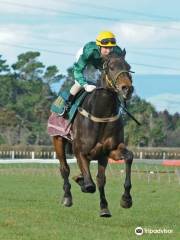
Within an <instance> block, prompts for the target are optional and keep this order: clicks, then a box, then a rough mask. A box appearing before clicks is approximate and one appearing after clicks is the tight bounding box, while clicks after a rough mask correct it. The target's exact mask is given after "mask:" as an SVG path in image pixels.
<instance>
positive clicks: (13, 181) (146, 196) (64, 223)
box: [0, 164, 180, 240]
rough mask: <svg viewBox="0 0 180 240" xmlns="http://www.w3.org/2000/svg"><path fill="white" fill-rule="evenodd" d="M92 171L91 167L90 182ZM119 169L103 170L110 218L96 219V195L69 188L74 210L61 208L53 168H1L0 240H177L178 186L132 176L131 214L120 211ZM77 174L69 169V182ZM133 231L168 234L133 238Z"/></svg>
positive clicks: (166, 178) (170, 178)
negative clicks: (141, 230) (132, 203)
mask: <svg viewBox="0 0 180 240" xmlns="http://www.w3.org/2000/svg"><path fill="white" fill-rule="evenodd" d="M96 167H97V166H96V165H95V164H94V165H92V167H91V170H92V175H93V178H95V174H96ZM123 168H124V166H123V165H113V166H111V168H109V167H108V169H107V185H106V195H107V199H108V202H109V208H110V210H111V213H112V218H108V219H104V218H100V217H99V195H98V192H96V193H95V194H85V193H82V192H81V191H80V189H79V187H78V185H76V184H75V183H73V181H71V183H72V194H73V202H74V205H73V206H72V207H71V208H65V207H63V206H61V205H60V203H59V200H60V198H61V197H62V193H63V191H62V180H61V178H60V177H59V171H58V166H57V165H43V164H37V165H36V164H26V165H25V164H24V165H23V164H18V165H16V164H15V165H12V164H11V165H0V239H1V240H15V239H16V240H36V239H37V240H41V239H42V240H46V239H47V240H51V239H52V240H54V239H58V240H69V239H70V240H86V239H87V240H101V239H103V240H121V239H122V240H126V239H127V240H129V239H130V240H131V239H177V240H178V239H180V201H179V196H180V184H179V183H178V178H177V176H176V175H175V174H173V173H170V174H169V173H167V174H166V173H162V174H149V175H148V174H146V173H140V172H139V173H135V172H133V174H132V185H133V188H132V196H133V202H134V205H133V207H132V208H131V209H123V208H121V207H120V204H119V202H120V196H121V194H122V192H123V183H124V173H123V171H122V170H123ZM137 169H138V170H143V169H144V170H154V171H155V169H156V167H155V166H149V165H144V164H143V165H139V164H137V166H136V165H134V166H133V170H137ZM161 169H166V171H167V170H168V171H171V170H172V168H169V167H168V168H167V167H160V170H161ZM77 173H78V170H77V167H76V165H75V164H71V176H73V175H75V174H77ZM137 226H141V227H146V228H151V229H159V228H161V229H164V228H166V229H172V230H173V233H172V234H144V235H143V236H141V237H138V236H136V235H135V233H134V229H135V228H136V227H137Z"/></svg>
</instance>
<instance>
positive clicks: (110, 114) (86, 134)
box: [53, 53, 133, 217]
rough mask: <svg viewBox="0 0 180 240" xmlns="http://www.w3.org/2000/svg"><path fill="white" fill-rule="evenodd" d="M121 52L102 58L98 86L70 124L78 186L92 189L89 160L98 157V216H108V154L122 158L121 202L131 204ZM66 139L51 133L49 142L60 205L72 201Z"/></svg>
mask: <svg viewBox="0 0 180 240" xmlns="http://www.w3.org/2000/svg"><path fill="white" fill-rule="evenodd" d="M124 55H125V54H123V53H122V55H117V54H115V53H112V54H110V55H109V57H108V58H107V59H106V60H105V62H104V65H103V72H102V76H101V83H100V87H98V88H97V89H95V90H94V91H93V92H92V93H91V94H89V95H88V96H87V97H86V98H85V100H84V102H83V104H82V106H81V108H80V109H79V112H78V113H77V115H76V118H75V120H74V123H73V125H72V130H73V143H72V144H73V152H74V154H75V157H76V159H77V163H78V166H79V168H80V174H79V175H78V176H76V177H74V178H73V179H74V180H75V181H76V182H77V183H78V184H79V185H80V187H81V190H82V191H83V192H87V193H94V192H95V191H96V185H95V183H94V182H93V179H92V177H91V173H90V169H89V165H90V161H91V160H93V159H95V160H97V161H98V173H97V179H96V180H97V187H98V190H99V193H100V216H101V217H110V216H111V213H110V211H109V209H108V202H107V200H106V197H105V190H104V187H105V183H106V177H105V170H106V167H107V164H108V158H112V159H115V160H119V159H124V160H125V164H126V178H125V183H124V189H125V191H124V193H123V195H122V198H121V206H122V207H124V208H130V207H131V206H132V197H131V195H130V189H131V164H132V161H133V153H132V152H131V151H129V150H128V149H127V148H126V146H125V144H124V126H123V121H122V117H121V115H120V114H119V108H120V101H119V97H118V96H120V97H121V99H124V100H127V99H130V97H131V94H132V92H133V86H132V79H131V75H130V66H129V64H128V63H127V62H126V61H125V59H124ZM66 141H67V140H66V139H64V138H62V137H60V136H55V137H53V142H54V146H55V151H56V154H57V158H58V159H59V161H60V172H61V175H62V177H63V179H64V186H63V189H64V197H63V200H62V203H63V204H64V206H67V207H69V206H71V205H72V195H71V190H70V189H71V184H70V182H69V174H70V168H69V165H68V164H67V161H66V156H65V144H66Z"/></svg>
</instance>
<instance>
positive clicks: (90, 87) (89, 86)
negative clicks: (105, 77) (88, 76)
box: [84, 84, 96, 92]
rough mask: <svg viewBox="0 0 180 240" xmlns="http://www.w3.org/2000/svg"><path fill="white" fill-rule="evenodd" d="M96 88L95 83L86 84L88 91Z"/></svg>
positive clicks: (85, 87)
mask: <svg viewBox="0 0 180 240" xmlns="http://www.w3.org/2000/svg"><path fill="white" fill-rule="evenodd" d="M95 88H96V86H95V85H90V84H85V85H84V89H85V91H86V92H92V91H93V90H94V89H95Z"/></svg>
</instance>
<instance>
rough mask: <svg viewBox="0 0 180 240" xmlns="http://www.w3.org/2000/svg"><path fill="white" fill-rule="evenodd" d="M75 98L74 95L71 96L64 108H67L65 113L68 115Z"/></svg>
mask: <svg viewBox="0 0 180 240" xmlns="http://www.w3.org/2000/svg"><path fill="white" fill-rule="evenodd" d="M74 97H75V96H74V95H72V94H69V97H68V99H67V100H66V101H65V105H64V108H65V112H66V113H67V112H69V110H70V108H71V106H72V104H73V101H74Z"/></svg>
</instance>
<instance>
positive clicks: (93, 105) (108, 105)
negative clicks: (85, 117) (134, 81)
mask: <svg viewBox="0 0 180 240" xmlns="http://www.w3.org/2000/svg"><path fill="white" fill-rule="evenodd" d="M85 105H86V106H85V108H86V110H88V111H89V112H90V113H91V114H94V115H95V116H97V117H109V116H112V115H115V114H117V113H118V101H117V94H116V93H115V92H113V91H110V90H109V89H106V88H103V87H98V88H97V89H96V90H95V91H94V92H93V93H92V94H91V95H90V96H89V99H88V101H87V102H86V104H85Z"/></svg>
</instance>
